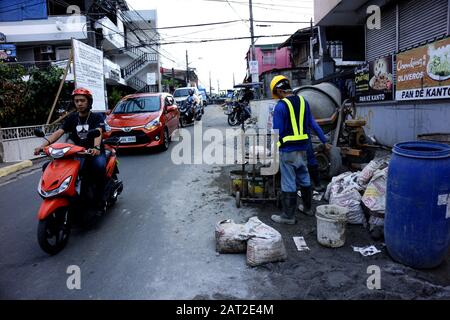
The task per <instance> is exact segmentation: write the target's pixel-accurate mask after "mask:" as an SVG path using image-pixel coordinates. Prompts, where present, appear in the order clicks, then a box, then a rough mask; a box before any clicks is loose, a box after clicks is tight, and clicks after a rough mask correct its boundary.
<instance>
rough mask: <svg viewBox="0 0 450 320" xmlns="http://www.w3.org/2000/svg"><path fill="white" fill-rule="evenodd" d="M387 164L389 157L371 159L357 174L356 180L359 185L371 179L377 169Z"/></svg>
mask: <svg viewBox="0 0 450 320" xmlns="http://www.w3.org/2000/svg"><path fill="white" fill-rule="evenodd" d="M388 165H389V157H384V158H380V159H376V160H372V161H371V162H370V163H369V164H368V165H367V166H366V167H365V168H364V169H363V170H362V171H361V174H360V175H359V177H358V179H357V182H358V184H359V185H360V186H365V185H367V184H368V183H369V181H370V180H371V179H372V177H373V175H374V174H375V172H376V171H377V170H382V169H384V168H386V167H387V166H388Z"/></svg>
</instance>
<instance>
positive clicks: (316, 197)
mask: <svg viewBox="0 0 450 320" xmlns="http://www.w3.org/2000/svg"><path fill="white" fill-rule="evenodd" d="M323 195H324V192H317V191H313V200H315V201H321V200H322V198H323Z"/></svg>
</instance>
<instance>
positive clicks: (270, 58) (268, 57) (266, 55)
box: [263, 50, 275, 65]
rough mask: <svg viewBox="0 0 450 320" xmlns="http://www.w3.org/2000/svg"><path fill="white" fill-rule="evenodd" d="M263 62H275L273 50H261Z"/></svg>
mask: <svg viewBox="0 0 450 320" xmlns="http://www.w3.org/2000/svg"><path fill="white" fill-rule="evenodd" d="M263 64H265V65H268V64H269V65H273V64H275V50H266V51H263Z"/></svg>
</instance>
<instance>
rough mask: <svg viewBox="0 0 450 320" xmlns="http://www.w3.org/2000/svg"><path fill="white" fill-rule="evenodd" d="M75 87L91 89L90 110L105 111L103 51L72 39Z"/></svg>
mask: <svg viewBox="0 0 450 320" xmlns="http://www.w3.org/2000/svg"><path fill="white" fill-rule="evenodd" d="M72 48H73V49H72V50H73V64H74V74H75V87H77V88H79V87H83V88H87V89H89V90H91V92H92V95H93V98H94V103H93V105H92V111H106V103H105V81H104V74H103V52H102V51H100V50H98V49H96V48H93V47H91V46H89V45H87V44H85V43H83V42H81V41H78V40H75V39H72Z"/></svg>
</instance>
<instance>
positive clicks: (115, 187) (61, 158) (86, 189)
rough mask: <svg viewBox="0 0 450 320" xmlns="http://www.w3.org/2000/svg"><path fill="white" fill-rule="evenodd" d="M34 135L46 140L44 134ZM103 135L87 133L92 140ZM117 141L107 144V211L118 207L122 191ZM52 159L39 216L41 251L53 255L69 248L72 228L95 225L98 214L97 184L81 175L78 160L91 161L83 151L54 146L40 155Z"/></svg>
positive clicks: (42, 183)
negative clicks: (86, 159)
mask: <svg viewBox="0 0 450 320" xmlns="http://www.w3.org/2000/svg"><path fill="white" fill-rule="evenodd" d="M35 135H36V136H38V137H41V138H44V137H45V134H44V133H43V132H42V130H35ZM99 135H100V132H99V131H98V130H96V129H94V130H90V131H89V132H88V137H89V138H95V137H98V136H99ZM119 143H120V142H119V139H118V138H110V139H106V140H104V144H105V152H106V158H107V160H106V172H105V189H104V199H106V206H107V209H108V208H109V207H111V206H113V205H114V204H115V202H116V201H117V198H118V196H119V194H120V193H121V192H122V190H123V184H122V181H120V180H119V179H118V176H117V175H118V173H119V169H118V167H117V157H116V148H117V146H118V144H119ZM41 154H43V155H47V156H49V157H51V158H52V160H51V161H50V162H49V163H48V164H47V166H46V167H45V169H44V171H43V173H42V177H41V179H40V181H39V185H38V193H39V195H40V196H41V197H42V198H43V202H42V204H41V206H40V208H39V212H38V219H39V224H38V230H37V236H38V242H39V245H40V247H41V248H42V250H44V251H45V252H47V253H49V254H51V255H54V254H56V253H58V252H60V251H61V250H62V249H64V247H65V246H66V244H67V242H68V240H69V236H70V231H71V227H72V225H86V224H87V223H89V222H91V221H93V219H94V218H95V216H96V210H95V209H94V208H93V206H92V204H94V203H95V202H96V200H98V199H94V194H95V192H94V184H93V183H92V181H91V180H90V177H89V176H88V175H85V174H83V173H82V168H81V167H80V161H79V160H77V159H76V158H80V157H89V156H91V155H90V153H89V152H87V150H86V149H85V148H83V147H80V146H77V145H73V144H70V143H53V144H51V145H49V146H47V147H45V148H44V151H43V152H42V153H41Z"/></svg>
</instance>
